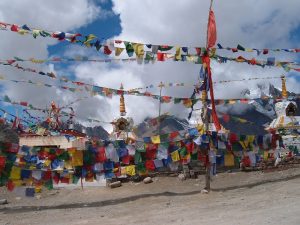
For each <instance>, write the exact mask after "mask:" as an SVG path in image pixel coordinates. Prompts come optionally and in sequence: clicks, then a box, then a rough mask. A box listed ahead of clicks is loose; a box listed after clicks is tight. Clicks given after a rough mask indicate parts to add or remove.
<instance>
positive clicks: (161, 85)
mask: <svg viewBox="0 0 300 225" xmlns="http://www.w3.org/2000/svg"><path fill="white" fill-rule="evenodd" d="M163 86H164V84H163V82H160V84H159V85H158V87H159V88H160V89H159V107H158V135H160V131H161V130H160V115H161V92H162V88H163Z"/></svg>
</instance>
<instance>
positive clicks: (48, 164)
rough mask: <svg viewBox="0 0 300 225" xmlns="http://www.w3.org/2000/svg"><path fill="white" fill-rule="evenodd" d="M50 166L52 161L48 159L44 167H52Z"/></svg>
mask: <svg viewBox="0 0 300 225" xmlns="http://www.w3.org/2000/svg"><path fill="white" fill-rule="evenodd" d="M50 164H51V160H49V159H46V160H45V162H44V166H46V167H48V166H50Z"/></svg>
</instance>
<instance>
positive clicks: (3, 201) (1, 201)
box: [0, 198, 8, 205]
mask: <svg viewBox="0 0 300 225" xmlns="http://www.w3.org/2000/svg"><path fill="white" fill-rule="evenodd" d="M5 204H8V202H7V199H5V198H4V199H0V205H5Z"/></svg>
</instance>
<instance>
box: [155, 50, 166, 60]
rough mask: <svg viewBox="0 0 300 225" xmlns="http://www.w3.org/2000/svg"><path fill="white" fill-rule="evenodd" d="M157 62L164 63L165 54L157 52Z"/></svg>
mask: <svg viewBox="0 0 300 225" xmlns="http://www.w3.org/2000/svg"><path fill="white" fill-rule="evenodd" d="M157 61H165V53H162V52H158V53H157Z"/></svg>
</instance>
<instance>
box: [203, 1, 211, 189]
mask: <svg viewBox="0 0 300 225" xmlns="http://www.w3.org/2000/svg"><path fill="white" fill-rule="evenodd" d="M212 5H213V0H211V1H210V7H209V13H208V22H207V32H206V50H207V54H209V49H208V26H209V15H210V11H211V9H212ZM202 105H203V112H202V116H203V117H202V118H203V123H204V124H205V132H206V134H207V135H208V132H209V131H208V129H209V118H208V114H207V108H208V107H207V92H206V90H203V91H202ZM209 151H210V145H209V144H208V148H207V149H206V150H205V152H206V169H205V188H204V189H205V190H207V191H210V162H209Z"/></svg>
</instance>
